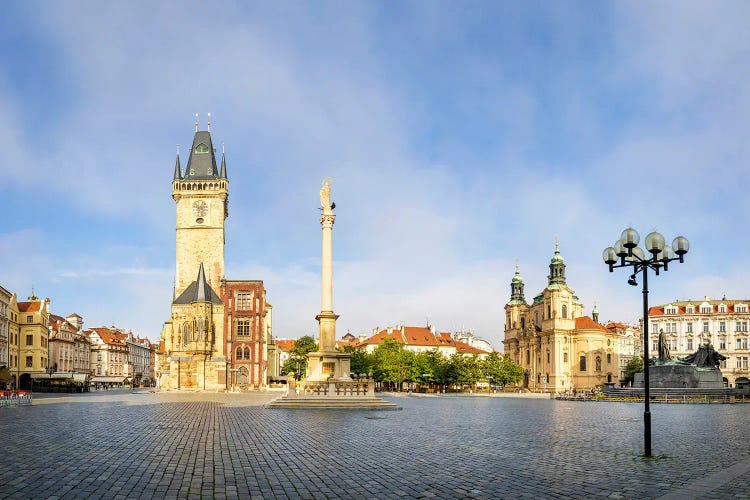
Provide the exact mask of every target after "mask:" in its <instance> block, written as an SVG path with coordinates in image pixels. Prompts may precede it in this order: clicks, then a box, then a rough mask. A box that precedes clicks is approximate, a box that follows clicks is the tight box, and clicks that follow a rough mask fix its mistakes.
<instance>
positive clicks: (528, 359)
mask: <svg viewBox="0 0 750 500" xmlns="http://www.w3.org/2000/svg"><path fill="white" fill-rule="evenodd" d="M526 364H527V365H529V364H531V352H530V351H529V350H528V349H526Z"/></svg>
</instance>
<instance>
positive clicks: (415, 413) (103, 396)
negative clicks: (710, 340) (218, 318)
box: [0, 391, 750, 499]
mask: <svg viewBox="0 0 750 500" xmlns="http://www.w3.org/2000/svg"><path fill="white" fill-rule="evenodd" d="M275 396H276V395H275V394H205V393H194V394H176V393H158V394H156V393H131V392H126V391H113V392H110V393H102V392H98V393H97V392H95V393H89V394H76V395H48V396H47V397H37V398H36V399H35V400H34V404H33V405H32V406H26V407H9V408H0V435H1V436H2V438H1V441H0V442H1V443H2V444H0V449H2V457H3V460H2V462H1V463H0V498H66V499H67V498H152V497H155V498H237V497H239V498H583V497H587V498H589V497H609V498H654V497H659V496H662V495H667V494H671V495H672V497H673V498H689V497H691V496H694V497H706V496H710V497H720V498H732V497H735V498H748V497H750V485H749V483H748V481H747V479H746V477H747V474H748V473H749V472H750V451H748V446H747V429H748V428H750V412H748V409H749V407H748V406H746V405H742V404H735V405H660V404H655V405H652V420H653V436H654V438H653V451H654V455H655V456H656V457H655V458H653V459H650V460H646V459H644V458H642V457H640V456H639V455H640V454H641V453H642V445H643V443H642V439H643V425H642V415H643V406H642V404H637V403H611V402H606V403H605V402H583V403H582V402H563V401H549V400H527V399H509V398H490V397H476V396H475V397H451V396H439V397H416V396H398V395H390V396H385V397H386V399H389V400H391V401H394V402H396V403H398V404H399V405H400V406H401V407H402V408H403V411H385V412H378V411H324V410H283V409H270V408H266V407H265V406H264V404H265V403H267V402H268V401H269V400H270V399H272V398H273V397H275Z"/></svg>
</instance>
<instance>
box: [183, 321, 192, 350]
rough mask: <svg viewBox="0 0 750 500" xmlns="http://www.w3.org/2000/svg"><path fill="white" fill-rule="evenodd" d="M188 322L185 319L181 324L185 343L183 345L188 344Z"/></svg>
mask: <svg viewBox="0 0 750 500" xmlns="http://www.w3.org/2000/svg"><path fill="white" fill-rule="evenodd" d="M190 337H191V335H190V323H188V322H187V321H186V322H185V323H184V324H183V325H182V339H183V341H184V343H185V345H188V344H189V343H190Z"/></svg>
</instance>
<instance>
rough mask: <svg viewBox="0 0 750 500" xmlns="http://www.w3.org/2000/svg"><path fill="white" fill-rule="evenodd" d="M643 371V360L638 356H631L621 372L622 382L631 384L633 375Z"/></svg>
mask: <svg viewBox="0 0 750 500" xmlns="http://www.w3.org/2000/svg"><path fill="white" fill-rule="evenodd" d="M642 370H643V359H642V358H641V357H640V356H633V357H632V358H630V360H629V361H628V362H627V363H625V368H624V370H623V372H624V375H625V379H624V380H623V382H629V383H632V382H633V380H634V379H635V374H636V373H638V372H640V371H642Z"/></svg>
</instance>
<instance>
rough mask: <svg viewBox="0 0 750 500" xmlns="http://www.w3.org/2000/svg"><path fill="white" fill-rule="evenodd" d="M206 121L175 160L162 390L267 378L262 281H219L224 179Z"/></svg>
mask: <svg viewBox="0 0 750 500" xmlns="http://www.w3.org/2000/svg"><path fill="white" fill-rule="evenodd" d="M210 126H211V123H210V122H209V123H208V129H207V130H205V131H199V130H198V123H197V122H196V123H195V136H194V137H193V144H192V146H191V148H190V156H189V157H188V162H187V166H186V167H185V169H184V170H183V169H182V166H181V164H180V155H179V152H178V154H177V159H176V160H175V166H174V176H173V180H172V198H173V199H174V201H175V204H176V255H175V257H176V259H175V286H174V296H173V300H172V306H171V315H170V317H169V319H168V320H167V321H166V322H165V323H164V329H163V330H162V334H161V343H162V345H163V348H162V347H160V352H162V353H163V354H161V359H159V360H158V365H159V367H158V374H157V377H158V380H159V386H160V387H161V388H162V389H165V390H206V391H224V390H237V389H240V390H242V389H262V388H265V387H266V384H267V381H268V378H269V377H271V376H275V373H273V368H272V369H271V372H269V352H270V354H271V363H270V366H271V367H273V366H274V362H273V357H274V356H275V346H274V345H273V342H272V340H271V338H272V337H271V333H272V330H271V305H270V304H269V303H268V302H267V301H266V291H265V288H264V286H263V282H262V281H259V280H227V279H226V278H225V274H224V244H225V240H224V238H225V230H224V223H225V221H226V219H227V217H228V216H229V178H228V176H227V166H226V158H225V156H224V152H223V151H222V154H221V164H220V166H217V163H216V152H215V149H214V146H213V143H212V140H211V133H210ZM222 149H223V148H222ZM269 346H270V347H269Z"/></svg>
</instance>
